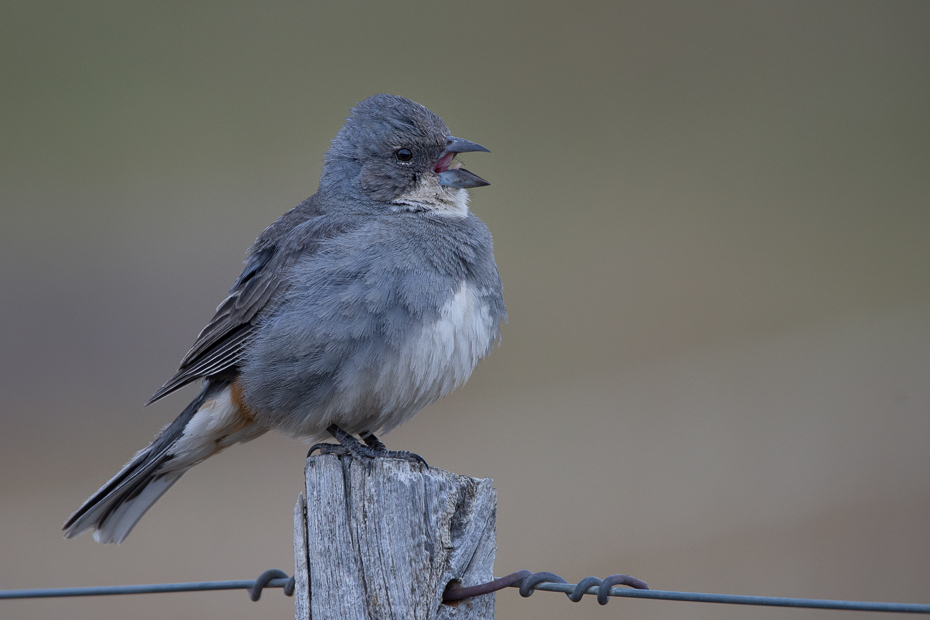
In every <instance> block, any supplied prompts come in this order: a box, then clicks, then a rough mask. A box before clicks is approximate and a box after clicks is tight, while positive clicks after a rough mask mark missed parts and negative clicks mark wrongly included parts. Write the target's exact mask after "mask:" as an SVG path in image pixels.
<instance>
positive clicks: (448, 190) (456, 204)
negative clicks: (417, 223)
mask: <svg viewBox="0 0 930 620" xmlns="http://www.w3.org/2000/svg"><path fill="white" fill-rule="evenodd" d="M391 202H392V203H393V204H395V205H404V206H407V207H414V208H416V209H423V210H426V211H432V212H433V213H437V214H439V215H446V216H449V217H467V216H468V191H467V190H464V189H456V188H454V187H445V186H443V185H440V184H439V180H438V179H437V177H436V175H433V174H424V175H421V176H420V180H419V182H418V183H417V185H416V187H414V188H413V189H412V190H410V191H409V192H407V193H406V194H403V195H401V196H398V197H397V198H395V199H394V200H392V201H391Z"/></svg>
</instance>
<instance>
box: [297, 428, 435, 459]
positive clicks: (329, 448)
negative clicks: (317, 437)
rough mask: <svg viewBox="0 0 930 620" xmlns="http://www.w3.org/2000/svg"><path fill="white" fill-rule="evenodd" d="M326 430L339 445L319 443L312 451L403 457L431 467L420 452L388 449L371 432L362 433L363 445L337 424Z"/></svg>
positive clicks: (357, 456) (356, 455)
mask: <svg viewBox="0 0 930 620" xmlns="http://www.w3.org/2000/svg"><path fill="white" fill-rule="evenodd" d="M326 430H327V431H329V434H330V435H332V436H333V437H335V439H336V441H338V442H339V445H338V446H336V445H333V444H325V443H324V444H317V445H315V446H313V447H312V448H311V449H310V451H311V452H312V451H313V450H315V449H317V448H319V450H320V454H336V455H339V456H347V455H352V456H354V457H355V458H358V459H362V458H366V459H383V458H388V459H401V460H403V461H408V462H410V463H419V464H420V465H424V466H426V467H429V464H427V462H426V460H424V459H423V457H422V456H420V455H419V454H414V453H413V452H408V451H406V450H388V449H387V448H386V447H385V446H384V444H383V443H382V442H381V440H380V439H378V438H377V437H375V436H374V435H373V434H371V433H363V434H362V440H363V441H364V442H365V445H363V444H362V443H361V442H360V441H359V440H358V439H356V438H355V437H354V436H352V435H350V434H349V433H347V432H345V431H344V430H342V429H341V428H339V427H338V426H336V425H335V424H332V425H330V427H329V428H327V429H326ZM324 450H325V452H324ZM308 456H309V455H308Z"/></svg>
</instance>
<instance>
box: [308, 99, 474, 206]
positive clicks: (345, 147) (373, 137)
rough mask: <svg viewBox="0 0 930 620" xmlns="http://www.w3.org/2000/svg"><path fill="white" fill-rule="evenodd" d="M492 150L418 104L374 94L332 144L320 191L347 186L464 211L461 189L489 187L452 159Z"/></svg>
mask: <svg viewBox="0 0 930 620" xmlns="http://www.w3.org/2000/svg"><path fill="white" fill-rule="evenodd" d="M487 150H488V149H486V148H484V147H483V146H481V145H479V144H475V143H474V142H470V141H468V140H463V139H461V138H456V137H454V136H452V135H451V134H450V132H449V128H448V127H446V125H445V123H443V122H442V119H441V118H439V117H438V116H437V115H436V114H434V113H433V112H432V111H430V110H429V109H428V108H426V107H424V106H422V105H420V104H418V103H415V102H413V101H410V100H409V99H404V98H403V97H397V96H395V95H374V96H373V97H369V98H368V99H366V100H365V101H362V102H361V103H359V104H358V106H356V107H355V108H354V109H353V110H352V116H350V117H349V118H347V119H346V123H345V125H344V126H343V127H342V129H341V130H340V131H339V133H338V134H337V135H336V137H335V138H334V139H333V144H332V147H330V149H329V151H328V152H327V153H326V160H325V164H324V166H323V178H322V181H321V186H320V187H321V189H324V190H325V189H327V188H335V187H340V186H341V187H342V188H343V189H345V188H346V185H347V184H348V185H350V186H352V187H353V189H355V190H356V191H360V192H362V193H363V194H364V196H365V197H367V198H369V199H371V200H373V201H375V202H379V203H391V204H394V205H402V206H407V207H410V208H416V209H426V210H439V211H450V212H453V211H456V209H465V202H466V201H467V194H466V192H464V191H462V190H464V189H467V188H470V187H481V186H483V185H489V183H488V182H487V181H485V180H484V179H482V178H481V177H479V176H477V175H475V174H473V173H471V172H469V171H468V170H465V169H464V168H462V167H461V164H457V163H453V159H454V158H455V156H456V155H457V154H459V153H467V152H472V151H487ZM456 205H458V206H457V207H456ZM465 212H467V210H466V211H465Z"/></svg>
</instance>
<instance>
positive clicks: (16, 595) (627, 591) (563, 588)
mask: <svg viewBox="0 0 930 620" xmlns="http://www.w3.org/2000/svg"><path fill="white" fill-rule="evenodd" d="M564 582H565V580H564V579H562V578H561V577H559V576H558V575H555V574H553V573H530V571H517V572H516V573H512V574H510V575H507V576H505V577H501V578H499V579H495V580H494V581H492V582H489V583H487V584H480V585H478V586H470V587H468V588H461V589H458V590H456V589H451V590H447V591H446V593H445V594H444V596H443V600H444V601H453V600H461V599H463V598H468V597H470V596H479V595H481V594H488V593H490V592H493V591H495V590H499V589H501V588H505V587H511V588H520V594H521V595H522V596H530V595H532V594H533V592H534V591H536V590H542V591H545V592H563V593H565V594H567V595H569V598H570V599H572V600H573V601H577V600H580V599H581V597H582V596H583V595H585V594H589V595H594V596H597V597H598V602H599V603H601V604H602V605H603V604H606V602H607V597H608V596H618V597H626V598H644V599H657V600H666V601H690V602H697V603H722V604H730V605H762V606H768V607H796V608H797V607H803V608H809V609H840V610H845V611H882V612H892V613H915V614H930V604H923V603H881V602H871V601H837V600H826V599H808V598H781V597H775V596H743V595H734V594H708V593H703V592H676V591H669V590H648V589H645V587H646V584H645V583H643V582H641V581H639V580H638V579H635V578H632V577H629V576H627V575H611V576H610V577H608V578H607V579H605V580H603V581H601V580H600V579H598V578H597V577H587V578H585V579H582V580H581V582H580V583H578V584H573V583H564ZM618 583H620V584H624V585H628V586H630V587H629V588H615V587H612V586H613V585H614V584H618ZM263 588H284V593H285V594H286V595H287V596H291V595H292V594H293V593H294V578H293V577H291V578H288V577H287V574H286V573H285V572H284V571H280V570H275V569H272V570H267V571H265V572H264V573H262V574H261V576H259V578H258V579H254V580H242V581H196V582H188V583H156V584H147V585H130V586H101V587H89V588H40V589H34V590H0V599H27V598H50V597H72V596H112V595H122V594H162V593H168V592H200V591H206V590H248V591H249V597H250V598H251V599H252V600H253V601H257V600H258V599H259V598H260V597H261V593H262V589H263ZM479 588H480V589H481V590H480V591H479V590H478V589H479ZM456 593H457V594H458V596H456Z"/></svg>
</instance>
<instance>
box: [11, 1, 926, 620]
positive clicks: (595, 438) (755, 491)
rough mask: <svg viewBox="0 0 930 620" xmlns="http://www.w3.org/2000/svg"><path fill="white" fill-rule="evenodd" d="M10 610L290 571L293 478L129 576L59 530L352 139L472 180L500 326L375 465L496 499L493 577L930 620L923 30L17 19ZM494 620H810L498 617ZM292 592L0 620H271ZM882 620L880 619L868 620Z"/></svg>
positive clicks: (627, 20) (616, 21)
mask: <svg viewBox="0 0 930 620" xmlns="http://www.w3.org/2000/svg"><path fill="white" fill-rule="evenodd" d="M0 11H2V12H0V72H2V73H0V79H2V86H0V102H2V103H0V105H2V114H0V208H2V220H0V222H2V223H0V290H2V294H0V318H2V320H0V421H2V424H3V427H2V433H0V557H2V558H3V559H2V562H0V588H26V587H44V586H47V587H52V586H85V585H104V584H132V583H152V582H171V581H189V580H190V581H195V580H221V579H249V578H253V577H254V576H256V575H258V574H259V573H260V572H261V571H263V570H265V569H266V568H271V567H280V568H283V569H285V570H287V571H288V572H291V571H292V570H293V556H292V551H291V545H292V522H291V519H292V507H293V504H294V502H295V501H296V498H297V494H298V492H299V491H300V489H301V483H302V465H303V458H304V454H305V452H306V446H305V445H303V444H301V443H300V442H298V441H294V440H287V439H284V438H282V437H280V436H266V437H263V438H261V439H259V440H257V441H255V442H254V443H252V444H248V445H245V446H240V447H236V448H235V449H233V450H230V451H229V452H228V453H225V454H223V455H221V456H219V457H217V458H215V459H212V460H210V461H209V462H207V463H205V464H203V465H201V466H199V467H197V468H196V470H194V471H193V472H192V473H190V474H189V475H188V476H186V477H185V478H184V480H183V481H182V482H181V483H180V484H178V485H177V486H176V487H175V488H174V489H173V490H172V491H171V492H170V493H168V494H167V495H166V496H165V497H164V498H163V499H162V500H161V501H160V502H159V503H158V504H157V505H156V507H155V508H154V509H153V510H152V511H151V512H150V513H149V514H148V515H147V516H146V517H145V519H143V520H142V522H141V524H140V526H139V527H138V528H137V529H136V531H135V532H134V533H133V535H132V536H131V537H130V538H129V539H128V541H127V542H126V543H124V544H123V545H121V546H120V547H112V546H106V547H104V546H101V545H97V544H96V543H94V542H93V540H92V539H91V538H90V537H89V536H86V535H85V536H83V537H81V538H79V539H77V540H72V541H65V540H63V539H62V538H61V535H60V527H61V524H62V522H63V521H64V519H65V518H66V517H67V516H68V515H69V514H70V513H71V511H73V510H74V509H75V508H77V506H78V505H79V504H80V503H81V502H82V501H83V500H84V499H85V498H86V497H87V496H88V495H89V494H90V493H91V492H93V491H94V490H96V489H97V488H98V486H99V485H100V484H102V483H103V482H104V481H106V480H107V479H108V478H109V477H110V476H111V475H112V474H114V473H115V472H116V471H117V470H118V469H119V467H120V466H122V465H123V463H124V462H125V461H126V460H127V459H128V458H129V457H130V456H131V455H132V454H133V453H134V451H136V450H138V449H139V448H141V447H143V446H144V445H145V444H146V442H148V441H149V440H150V439H151V438H152V437H153V436H154V434H155V433H156V432H157V430H158V429H159V428H160V427H161V426H163V425H164V424H167V423H168V422H169V421H170V420H172V419H173V418H174V416H175V415H176V414H177V413H178V412H179V411H180V410H181V408H183V406H184V405H185V404H186V403H187V401H188V399H190V398H191V397H192V395H193V394H194V388H188V389H187V390H186V391H185V392H184V393H182V394H180V395H177V396H172V397H170V398H168V399H166V400H165V401H161V402H159V403H158V404H156V405H154V406H152V407H150V408H149V409H147V410H144V411H143V410H142V409H141V403H142V402H144V401H145V400H146V399H147V398H148V397H149V396H150V395H151V393H152V392H153V391H154V390H155V388H157V387H158V386H159V385H161V383H162V382H163V381H164V380H165V379H166V378H168V377H169V376H170V375H171V374H172V373H173V371H174V370H175V368H176V365H177V363H178V361H179V360H180V358H181V356H182V355H183V354H184V353H185V352H186V351H187V348H188V347H189V346H190V344H191V343H192V342H193V339H194V337H195V336H196V334H197V332H198V331H199V329H200V328H201V327H202V326H203V325H204V324H205V322H206V321H207V320H208V319H209V318H210V316H211V315H212V311H213V308H214V307H215V306H216V304H217V303H218V302H219V301H220V300H221V299H222V298H223V296H224V294H225V292H226V290H227V289H228V287H229V286H230V284H231V283H232V281H233V279H234V278H235V277H236V276H237V275H238V272H239V269H240V265H241V260H242V258H243V256H244V252H245V249H246V248H247V247H248V245H249V244H250V243H251V241H252V240H253V239H254V238H255V236H257V234H258V233H259V232H260V231H261V230H262V229H263V228H264V227H265V226H266V225H268V224H269V223H271V222H272V221H273V220H274V219H275V218H276V217H278V215H280V214H281V213H283V212H284V211H286V210H287V209H289V208H290V207H292V206H293V205H295V204H297V203H298V202H299V201H301V200H302V199H304V198H305V197H306V196H309V195H310V194H312V193H313V192H314V191H315V190H316V187H317V182H318V176H319V171H320V165H321V162H322V157H323V153H324V152H325V150H326V148H327V147H328V145H329V141H330V140H331V139H332V137H333V136H334V135H335V133H336V131H337V130H338V129H339V127H340V126H341V125H342V122H343V119H344V118H345V116H346V115H347V114H348V112H349V109H350V107H352V106H353V105H354V104H355V103H356V102H357V101H360V100H361V99H364V98H365V97H367V96H369V95H372V94H374V93H378V92H389V93H394V94H399V95H404V96H406V97H410V98H412V99H414V100H416V101H419V102H420V103H423V104H425V105H427V106H429V107H430V108H432V109H433V110H434V111H436V112H437V113H438V114H439V115H440V116H442V118H443V119H444V120H445V121H446V123H447V124H448V125H449V127H450V128H451V129H452V131H453V132H454V133H455V135H458V136H461V137H464V138H468V139H470V140H475V141H477V142H480V143H481V144H484V145H486V146H487V147H489V148H490V149H491V150H492V153H491V154H490V155H485V154H481V155H469V156H468V157H466V158H465V159H466V162H467V164H468V166H469V168H471V169H472V170H474V171H475V172H476V173H477V174H480V175H481V176H483V177H485V178H487V179H489V180H490V181H491V182H492V185H491V187H488V188H485V189H479V190H475V191H472V209H473V210H474V211H475V212H476V213H477V214H478V215H479V216H480V217H481V218H482V219H484V220H485V222H487V224H488V225H489V227H490V229H491V231H492V232H493V234H494V238H495V244H496V248H497V249H496V255H497V261H498V265H499V267H500V271H501V274H502V277H503V280H504V285H505V295H506V299H507V304H508V309H509V311H510V323H509V324H508V325H506V326H505V327H504V330H503V344H502V346H501V347H500V348H499V349H497V350H496V351H495V352H494V354H493V355H492V356H491V357H490V358H489V359H488V360H486V361H485V362H483V363H482V364H481V366H479V368H478V370H477V372H476V373H475V375H474V376H473V377H472V379H471V381H470V382H469V383H468V385H467V386H466V387H465V388H463V389H461V390H459V391H458V392H457V393H456V394H454V395H453V396H451V397H448V398H446V399H445V400H443V401H441V402H440V403H437V404H436V405H434V406H432V407H430V408H429V409H427V410H426V411H424V412H423V413H422V414H421V415H420V416H418V417H417V418H416V419H415V420H414V421H412V422H410V423H408V424H407V425H406V426H404V427H403V428H401V429H399V430H397V431H395V432H394V433H392V434H391V435H390V436H388V437H387V442H388V445H389V446H390V447H395V448H404V449H409V450H414V451H416V452H419V453H420V454H422V455H423V456H424V457H425V458H426V459H427V461H429V463H430V464H432V465H434V466H437V467H441V468H443V469H448V470H451V471H455V472H457V473H462V474H468V475H472V476H479V477H490V478H493V479H494V480H495V484H496V487H497V489H498V500H499V509H498V547H499V550H498V557H497V565H496V571H495V572H496V573H497V574H498V575H500V574H504V573H508V572H511V571H514V570H517V569H521V568H530V569H532V570H549V571H554V572H557V573H560V574H562V575H563V576H565V577H566V578H567V579H569V580H570V581H577V580H578V579H581V578H583V577H585V576H587V575H591V574H593V575H599V576H602V577H603V576H604V575H607V574H610V573H615V572H624V573H630V574H633V575H636V576H638V577H640V578H642V579H644V580H646V581H647V582H649V583H650V585H652V586H653V587H654V588H660V589H682V590H693V591H705V592H727V593H739V594H757V595H775V596H798V597H824V598H848V599H871V600H899V601H911V602H930V527H928V524H930V3H927V2H925V1H923V0H920V1H916V2H850V1H841V2H748V1H737V2H706V3H697V2H595V3H586V2H574V3H517V2H510V3H498V2H460V3H437V2H430V3H426V2H407V3H403V4H390V3H371V2H369V3H355V2H346V3H334V2H333V3H326V4H325V5H324V4H319V3H312V2H262V3H233V2H227V3H191V2H109V3H106V2H5V3H4V4H3V6H2V9H0ZM497 606H498V607H497V608H498V617H499V618H502V619H503V618H539V619H550V618H551V619H555V618H582V619H585V618H592V619H594V618H598V619H602V618H616V617H620V616H621V615H622V616H623V617H625V618H773V619H776V618H777V619H782V618H789V617H790V618H818V619H819V618H824V617H825V616H826V614H827V612H801V611H786V610H779V609H754V608H742V607H736V608H725V607H719V606H715V605H701V604H696V603H690V604H689V603H668V602H655V601H627V600H615V601H613V602H612V603H611V604H610V605H609V606H608V607H607V608H601V607H599V606H598V605H597V604H596V603H595V602H594V601H593V600H585V601H584V602H583V603H579V604H572V603H570V602H569V601H568V600H567V599H565V597H562V596H557V595H553V594H548V593H540V594H537V595H535V596H534V597H532V598H531V599H526V600H524V599H521V598H520V597H519V596H518V595H517V593H516V591H513V590H508V591H505V592H503V593H501V594H499V595H498V596H497ZM292 613H293V603H292V600H291V599H287V598H285V597H284V596H283V595H281V594H280V593H279V592H271V593H268V594H266V596H265V597H264V598H263V599H262V601H261V602H259V603H257V604H253V603H250V602H249V601H248V599H247V597H246V595H245V594H244V593H229V592H227V593H202V594H180V595H157V596H143V597H119V598H101V599H70V600H48V601H24V602H3V603H2V604H0V616H2V617H4V618H30V619H31V618H50V617H67V618H72V619H76V618H88V619H89V618H94V619H100V618H127V617H131V618H151V619H159V620H161V619H164V618H169V617H224V618H254V617H268V618H287V617H291V615H292ZM856 617H857V618H863V619H865V618H868V617H870V616H869V615H867V614H865V615H858V616H856Z"/></svg>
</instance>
